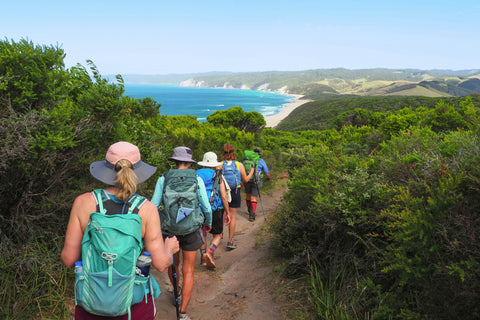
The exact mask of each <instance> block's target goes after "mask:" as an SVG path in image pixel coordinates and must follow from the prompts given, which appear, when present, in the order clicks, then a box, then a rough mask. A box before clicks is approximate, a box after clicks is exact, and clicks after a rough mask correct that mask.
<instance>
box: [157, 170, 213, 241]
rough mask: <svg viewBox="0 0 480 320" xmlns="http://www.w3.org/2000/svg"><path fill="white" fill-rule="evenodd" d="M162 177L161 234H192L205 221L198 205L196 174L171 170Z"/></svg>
mask: <svg viewBox="0 0 480 320" xmlns="http://www.w3.org/2000/svg"><path fill="white" fill-rule="evenodd" d="M163 176H164V178H165V181H164V184H163V195H162V202H163V208H162V209H161V210H160V221H162V233H163V234H165V235H167V236H170V235H180V236H183V235H186V234H189V233H192V232H193V231H195V230H197V229H198V228H200V227H201V226H202V224H203V222H204V219H205V218H204V216H203V213H202V211H201V209H200V206H199V203H198V195H197V190H198V181H197V172H196V171H195V170H194V169H172V170H168V171H167V172H166V173H165V174H164V175H163Z"/></svg>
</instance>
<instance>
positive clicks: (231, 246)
mask: <svg viewBox="0 0 480 320" xmlns="http://www.w3.org/2000/svg"><path fill="white" fill-rule="evenodd" d="M233 249H237V245H236V244H235V243H233V241H232V242H230V241H228V242H227V250H228V251H230V250H233Z"/></svg>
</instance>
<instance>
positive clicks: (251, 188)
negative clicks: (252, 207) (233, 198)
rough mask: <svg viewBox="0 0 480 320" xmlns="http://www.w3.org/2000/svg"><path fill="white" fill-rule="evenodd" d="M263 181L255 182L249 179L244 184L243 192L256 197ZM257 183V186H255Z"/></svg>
mask: <svg viewBox="0 0 480 320" xmlns="http://www.w3.org/2000/svg"><path fill="white" fill-rule="evenodd" d="M262 184H263V181H258V182H257V183H255V182H253V181H249V182H248V183H246V184H245V193H247V194H251V195H252V196H254V197H258V196H259V195H260V189H261V188H262ZM257 185H258V188H257Z"/></svg>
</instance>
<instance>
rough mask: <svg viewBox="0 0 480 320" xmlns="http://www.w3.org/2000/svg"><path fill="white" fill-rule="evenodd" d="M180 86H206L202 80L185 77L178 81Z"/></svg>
mask: <svg viewBox="0 0 480 320" xmlns="http://www.w3.org/2000/svg"><path fill="white" fill-rule="evenodd" d="M180 87H206V83H205V81H203V80H200V81H197V80H195V79H187V80H183V81H182V82H180Z"/></svg>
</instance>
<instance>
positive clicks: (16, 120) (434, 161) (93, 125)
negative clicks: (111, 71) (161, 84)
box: [0, 40, 480, 320]
mask: <svg viewBox="0 0 480 320" xmlns="http://www.w3.org/2000/svg"><path fill="white" fill-rule="evenodd" d="M64 56H65V54H64V52H63V50H62V49H60V48H58V47H56V46H38V45H34V44H33V43H31V42H28V41H24V40H22V41H19V42H14V41H1V42H0V106H1V108H0V151H1V152H2V154H3V156H2V158H1V159H0V173H1V174H0V179H1V180H0V188H1V192H0V200H1V201H2V209H0V210H1V211H0V219H1V221H2V223H1V225H0V265H1V266H2V269H1V270H2V276H1V277H0V286H1V287H2V288H4V289H3V290H2V293H1V294H0V301H1V303H0V318H2V319H32V318H48V319H65V318H68V315H69V313H70V310H69V306H71V304H72V297H73V286H72V276H73V272H72V271H71V270H67V269H66V268H64V267H63V266H62V265H61V263H60V262H59V254H60V250H61V247H62V245H63V236H64V232H65V228H66V224H67V220H68V216H69V210H70V206H71V204H72V201H73V199H74V197H75V196H76V195H78V194H80V193H82V192H87V191H91V190H92V189H94V188H96V187H101V185H99V184H98V183H97V182H95V181H94V180H93V179H92V178H91V177H90V175H89V174H88V166H89V164H90V163H91V162H92V161H96V160H99V159H101V158H102V157H103V156H104V154H105V152H106V149H107V148H108V146H109V145H110V144H111V143H113V142H116V141H120V140H125V141H130V142H133V143H135V144H137V145H138V146H139V147H140V149H141V152H142V159H143V160H145V161H146V162H148V163H151V164H153V165H156V166H157V167H158V171H157V174H161V173H162V172H164V171H165V170H167V168H168V161H166V158H167V157H168V156H169V155H170V154H171V152H172V150H173V148H174V147H175V146H178V145H186V146H189V147H190V148H192V150H193V152H194V158H196V159H199V158H201V156H202V155H203V153H204V152H206V151H216V152H217V153H220V152H221V150H222V146H223V144H224V143H225V142H229V143H232V144H234V145H235V147H236V149H237V150H244V149H251V148H252V147H253V146H259V147H261V148H262V150H263V151H264V157H265V158H266V160H267V161H268V163H269V166H271V167H272V169H273V172H274V173H276V172H280V171H282V170H285V171H287V172H288V174H289V182H288V192H287V193H286V194H285V195H284V198H283V200H282V202H281V204H280V206H279V209H278V210H277V211H276V212H275V213H274V214H272V215H271V218H270V219H269V230H270V231H271V235H272V240H273V249H274V250H275V252H277V253H278V254H279V255H280V256H283V257H284V261H285V263H286V265H287V267H286V268H285V270H284V275H285V276H288V277H294V278H295V279H301V280H303V281H297V282H296V283H302V284H303V288H304V290H305V291H304V292H305V297H304V299H305V303H304V305H307V306H311V309H309V310H308V311H309V312H310V314H309V315H303V316H302V315H300V316H298V319H302V318H307V317H313V318H316V319H456V318H462V319H467V320H468V319H477V318H478V317H479V316H480V308H479V305H478V299H479V297H478V292H480V277H479V275H478V272H477V270H478V268H479V262H480V248H479V241H478V233H479V230H480V229H479V228H480V225H479V221H480V219H479V216H478V213H479V212H480V201H479V199H480V197H479V195H480V170H479V168H480V167H479V166H478V163H479V161H480V141H479V138H480V137H479V133H480V132H479V125H480V108H479V100H480V99H479V97H478V96H477V95H471V96H465V97H461V98H443V99H437V98H413V97H411V98H404V97H403V98H400V97H397V98H385V97H382V98H361V99H358V98H354V97H343V98H342V99H333V100H330V99H324V100H318V101H314V102H311V103H309V104H306V105H304V106H302V107H301V108H298V109H297V110H299V111H296V112H295V113H292V118H291V119H289V121H286V122H285V123H282V124H281V126H285V127H284V129H282V130H278V129H271V128H263V126H264V125H265V120H264V119H263V117H262V116H261V115H260V114H258V113H256V112H252V113H249V112H243V110H242V109H241V108H239V107H235V108H231V109H229V110H227V111H222V112H217V113H213V114H212V115H210V116H209V118H208V119H207V122H202V123H201V122H198V121H197V119H196V117H194V116H173V117H169V116H165V115H162V114H161V113H160V112H159V110H161V107H160V104H159V103H157V102H156V101H153V100H152V99H150V98H145V99H132V98H130V97H126V96H124V86H123V78H122V77H120V76H117V77H116V79H117V80H116V82H115V83H111V82H110V81H109V80H107V79H105V78H104V77H102V76H101V75H100V73H99V71H98V70H97V68H96V67H95V65H94V63H93V62H91V61H89V62H88V63H87V65H88V67H84V66H82V65H77V66H75V67H73V68H71V69H68V70H67V69H65V67H64V63H63V59H64ZM339 71H341V70H339ZM345 72H348V71H345ZM413 73H414V72H413V71H412V74H413ZM418 76H422V75H421V74H419V75H418ZM317 89H319V90H320V91H324V92H328V91H329V90H328V88H326V87H322V86H313V87H312V90H311V93H312V96H313V95H314V94H316V93H315V92H316V90H317ZM329 94H335V93H334V92H332V91H330V92H329ZM322 97H325V96H322ZM296 117H298V118H297V119H299V120H298V121H296V122H295V121H293V122H292V121H291V120H292V119H295V118H296ZM289 122H290V123H291V124H288V123H289ZM302 122H303V123H302ZM279 128H282V127H279ZM287 130H288V131H287ZM156 176H158V175H156ZM154 184H155V179H150V180H149V181H147V182H146V183H144V184H142V190H141V192H142V193H143V194H145V195H146V196H151V194H152V191H153V187H154ZM292 257H293V259H292ZM32 302H33V303H32ZM292 318H295V317H293V316H292Z"/></svg>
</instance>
